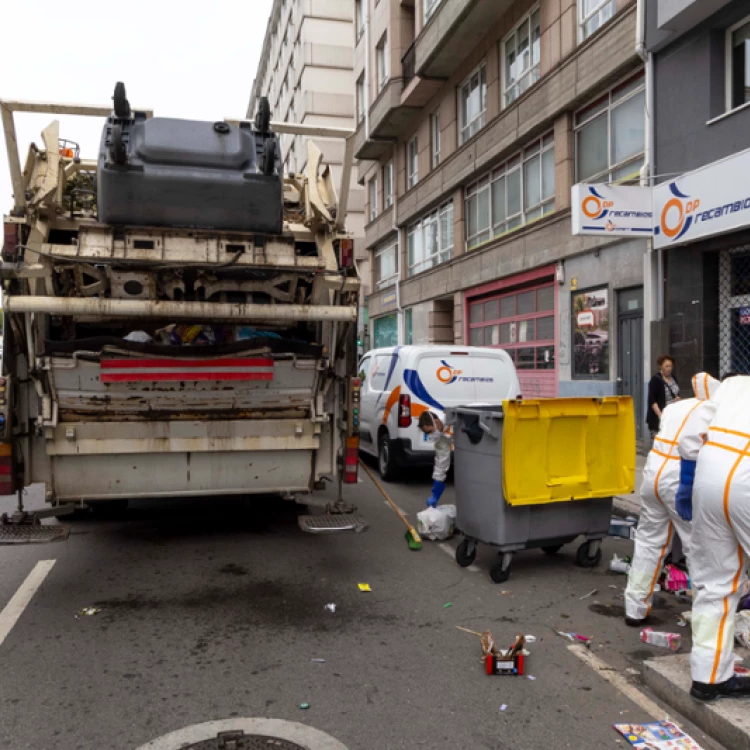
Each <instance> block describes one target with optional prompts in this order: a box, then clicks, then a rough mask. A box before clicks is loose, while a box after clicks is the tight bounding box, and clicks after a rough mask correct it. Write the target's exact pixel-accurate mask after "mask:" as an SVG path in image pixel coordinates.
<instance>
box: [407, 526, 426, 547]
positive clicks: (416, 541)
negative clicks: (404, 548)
mask: <svg viewBox="0 0 750 750" xmlns="http://www.w3.org/2000/svg"><path fill="white" fill-rule="evenodd" d="M404 536H405V537H406V541H407V543H408V545H409V549H411V550H415V551H419V550H421V549H422V541H421V540H420V539H419V537H417V538H416V539H415V538H414V536H415V535H413V534H412V531H411V529H407V530H406V534H404Z"/></svg>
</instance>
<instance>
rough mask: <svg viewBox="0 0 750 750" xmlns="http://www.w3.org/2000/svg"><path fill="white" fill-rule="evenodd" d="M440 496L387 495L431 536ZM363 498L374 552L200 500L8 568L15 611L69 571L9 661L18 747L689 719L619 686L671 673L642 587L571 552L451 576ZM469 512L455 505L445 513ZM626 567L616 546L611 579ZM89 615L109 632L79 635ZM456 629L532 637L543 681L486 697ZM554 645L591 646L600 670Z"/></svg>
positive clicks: (482, 562)
mask: <svg viewBox="0 0 750 750" xmlns="http://www.w3.org/2000/svg"><path fill="white" fill-rule="evenodd" d="M429 483H430V479H429V474H422V475H420V477H418V478H417V479H413V480H412V481H410V482H408V483H400V484H391V485H388V488H389V490H390V491H391V492H392V495H393V497H394V499H395V501H396V502H397V503H398V504H399V505H400V506H401V507H402V508H403V509H404V510H406V511H407V512H409V514H410V516H411V518H414V513H415V512H416V511H417V510H420V509H421V508H422V507H423V505H424V498H425V497H426V496H427V494H428V490H429ZM347 495H348V498H349V499H351V500H353V501H355V502H357V503H358V504H359V506H360V509H361V511H362V512H363V513H364V514H365V515H366V516H367V517H368V519H369V521H370V523H371V527H370V530H369V531H368V532H367V533H365V534H360V535H337V536H331V537H319V536H312V535H306V534H303V533H301V532H300V531H298V528H297V524H296V516H297V514H298V513H300V512H304V510H305V509H304V508H303V507H300V506H297V505H294V504H290V503H283V502H281V501H276V502H274V501H270V500H262V501H255V502H254V503H239V504H238V503H236V502H234V503H233V502H230V501H220V502H216V501H203V502H198V501H194V500H187V501H176V502H171V503H167V502H160V503H158V504H157V505H144V504H142V503H140V504H136V505H134V507H133V508H131V510H130V511H129V512H128V514H127V516H126V517H125V518H124V519H122V520H109V521H105V520H82V521H79V520H75V521H72V522H71V527H72V533H71V535H70V538H69V539H68V541H66V542H62V543H56V544H50V545H28V546H23V547H20V546H5V547H0V567H1V568H2V575H1V576H0V610H1V609H3V608H5V607H6V605H7V603H8V602H9V601H10V600H11V597H13V595H14V593H15V592H16V591H17V590H18V588H19V586H21V584H22V583H23V582H24V580H25V579H26V577H27V576H28V575H29V573H30V572H31V571H32V569H33V568H34V566H35V565H36V563H37V562H38V561H40V560H54V561H55V563H54V566H53V567H52V569H51V570H50V572H49V574H48V575H47V577H46V578H45V579H44V581H43V582H42V584H41V586H40V587H39V589H38V590H37V591H36V593H34V595H33V597H32V598H31V600H30V602H29V604H28V606H27V607H26V608H25V609H24V610H23V612H22V614H21V615H20V617H19V619H18V621H17V622H16V624H15V625H14V626H13V628H12V629H11V630H10V632H9V634H8V635H7V638H6V639H5V641H4V642H2V643H1V644H0V665H2V668H1V669H0V707H1V709H0V710H1V715H2V721H1V722H0V746H2V747H3V748H4V750H20V749H21V748H35V749H39V748H43V749H45V750H46V749H49V750H52V749H53V748H54V749H55V750H58V749H62V750H68V749H69V748H70V749H71V750H72V749H74V748H86V749H87V750H88V749H89V748H123V749H124V750H134V749H135V748H137V747H139V746H140V745H142V744H144V743H146V742H148V741H150V740H153V739H154V738H157V737H159V736H161V735H164V734H166V733H168V732H171V731H173V730H176V729H179V728H181V727H185V726H187V725H191V724H196V723H199V722H204V721H209V720H215V719H230V718H235V717H266V718H276V719H284V720H288V721H294V722H300V723H303V724H306V725H309V726H312V727H315V728H317V729H319V730H321V731H323V732H326V733H327V734H330V735H331V736H333V737H335V738H336V739H338V740H339V741H340V742H342V743H344V745H346V746H347V747H348V748H349V749H350V750H370V749H377V750H380V749H385V750H397V749H399V748H415V747H425V748H431V749H436V750H442V749H443V748H446V749H448V748H464V747H466V748H473V749H474V748H492V749H493V750H497V749H502V748H507V749H508V750H510V749H511V748H512V749H513V750H538V749H540V748H546V747H549V748H555V749H562V748H571V749H572V748H575V750H601V749H602V748H607V747H611V748H617V747H621V748H624V747H625V746H626V743H625V742H624V741H623V740H622V739H621V738H619V735H617V734H616V733H615V731H614V730H613V728H612V725H613V724H615V723H642V722H646V721H650V720H654V718H656V719H661V718H664V717H665V715H666V714H667V713H670V715H671V718H673V719H675V717H674V714H673V713H671V712H669V711H668V710H667V709H663V713H661V714H660V715H657V716H656V717H653V716H649V713H648V712H647V711H646V710H644V708H643V705H644V703H643V701H640V704H641V705H639V704H638V703H636V702H634V701H633V700H631V698H630V697H628V696H627V695H626V694H625V692H623V690H621V689H620V687H621V686H618V685H613V684H611V683H610V682H609V681H608V680H607V679H605V678H607V677H610V678H612V676H616V678H620V680H621V681H622V682H625V681H627V683H628V684H630V685H632V687H633V688H635V690H636V691H637V692H635V693H634V695H635V696H636V698H637V697H638V696H641V695H642V696H646V697H648V696H647V691H646V689H645V688H644V687H642V686H641V685H640V684H639V676H638V675H637V674H632V673H629V672H628V671H627V670H628V669H630V670H638V669H639V665H640V664H641V662H642V661H643V659H644V658H648V657H649V656H651V655H663V654H664V653H665V652H664V651H662V650H660V649H656V648H652V647H650V646H646V645H644V644H642V643H640V641H639V639H638V633H637V632H636V631H633V630H631V629H629V628H627V627H626V626H625V625H624V623H623V621H622V589H623V586H624V583H625V577H624V576H621V575H617V574H613V573H609V572H607V571H606V565H604V564H603V565H602V567H601V568H599V569H596V570H582V569H580V568H578V567H576V566H575V564H574V556H575V550H576V546H577V545H576V544H573V545H570V546H569V547H566V548H565V549H564V550H563V552H562V553H561V554H560V555H559V556H558V557H557V558H551V557H548V556H546V555H544V554H542V553H541V552H539V551H529V552H524V553H520V554H518V555H517V556H516V559H515V560H514V563H513V573H512V577H511V578H510V580H509V581H508V582H507V583H504V584H500V585H497V584H494V583H493V582H492V581H491V580H490V577H489V574H488V569H489V566H490V565H491V563H492V562H493V560H494V559H495V554H494V553H493V552H492V550H491V549H489V548H486V547H482V548H480V551H479V555H478V557H477V561H476V564H475V566H476V567H475V568H473V569H462V568H459V567H458V566H457V565H456V563H455V561H454V560H453V559H452V556H450V554H449V553H451V552H452V550H453V548H454V547H455V544H456V541H455V540H451V541H449V542H446V543H445V545H444V546H442V547H441V545H440V543H437V542H425V544H424V549H423V550H422V551H421V552H412V551H410V550H409V549H408V547H407V544H406V542H405V540H404V535H403V528H402V527H401V525H400V522H399V521H398V519H397V518H396V516H395V514H394V513H393V512H392V511H391V510H390V509H389V508H388V507H387V506H386V504H385V503H384V501H383V499H382V498H381V497H380V495H379V494H378V492H377V490H375V488H374V487H373V486H372V485H371V484H370V483H369V480H368V479H367V478H366V477H362V481H361V483H360V484H358V485H357V486H356V487H355V488H353V489H350V490H349V491H348V493H347ZM452 497H453V488H452V487H449V488H448V490H447V491H446V495H445V497H444V502H451V500H452ZM325 499H327V498H326V496H325V495H324V496H321V502H323V501H325ZM30 500H31V501H32V502H38V498H36V499H34V498H33V497H32V498H30ZM11 505H12V501H11V499H10V498H6V499H5V500H4V501H2V502H0V511H2V510H6V509H9V508H10V507H11ZM630 549H631V543H630V542H628V541H625V540H614V539H612V540H608V541H607V542H606V544H605V548H604V557H605V561H608V560H609V559H611V557H612V554H613V553H614V552H618V554H628V553H629V552H630ZM359 583H369V584H370V586H371V587H372V592H371V593H362V592H360V591H359V589H358V586H357V584H359ZM594 589H596V590H597V593H596V594H594V595H592V596H591V597H589V598H586V599H581V597H583V596H584V595H585V594H587V593H589V592H591V591H593V590H594ZM327 603H334V604H335V605H336V611H335V613H331V612H329V611H327V610H326V608H325V605H326V604H327ZM448 604H450V606H446V605H448ZM88 606H95V607H98V608H100V609H101V612H100V613H98V614H96V615H94V616H91V617H80V618H79V619H76V617H75V615H76V613H77V612H78V611H79V610H80V609H81V608H83V607H88ZM680 609H681V608H680V607H679V606H678V605H677V603H676V602H675V601H674V600H673V599H672V598H670V599H669V600H668V601H667V600H666V598H664V602H663V603H662V605H661V606H660V607H659V608H658V609H657V610H656V614H657V618H658V619H657V622H656V625H655V627H656V628H657V629H658V628H661V629H669V630H674V629H675V621H676V614H677V613H678V612H679V611H680ZM457 625H460V626H463V627H467V628H469V629H472V630H483V629H485V628H490V629H491V630H492V632H493V633H494V635H495V637H496V638H497V640H498V641H500V642H502V643H505V642H507V643H508V645H510V643H512V641H513V639H514V638H515V635H516V634H517V633H519V632H521V633H525V634H532V635H534V636H536V638H537V642H536V643H534V644H532V645H531V646H530V647H529V648H530V650H531V656H530V657H529V659H528V662H527V664H528V673H529V674H530V675H532V676H533V677H534V678H535V679H534V680H531V679H527V678H526V677H502V676H496V677H489V676H486V675H485V674H484V672H483V665H482V664H481V663H480V647H479V642H478V638H476V637H474V636H472V635H469V634H467V633H464V632H461V631H459V630H457V629H456V626H457ZM555 630H565V631H574V632H578V633H582V634H585V635H588V636H593V637H594V641H593V646H592V649H591V651H590V652H589V653H590V654H593V655H594V656H595V657H597V658H598V659H600V660H602V661H603V662H604V667H603V669H600V670H599V671H598V672H597V671H596V670H595V669H594V668H592V666H591V664H589V663H587V662H586V661H584V660H582V659H581V658H579V656H578V655H577V654H576V653H575V652H574V650H572V649H571V644H570V643H569V642H568V641H566V640H565V639H563V638H561V637H560V636H558V635H556V634H555V633H554V631H555ZM685 636H686V637H687V636H689V633H688V632H685ZM314 659H325V662H324V663H317V662H314V661H313V660H314ZM302 703H309V704H310V707H309V708H308V709H307V710H302V709H300V704H302ZM502 705H505V706H506V709H505V711H501V710H500V708H501V706H502ZM645 705H646V706H648V704H647V703H646V704H645ZM658 710H661V709H658ZM677 720H678V721H679V722H681V723H682V725H683V726H684V728H685V729H687V730H688V731H690V732H691V733H692V734H693V736H694V738H695V739H696V740H698V741H700V742H701V744H702V745H703V746H704V747H705V748H707V750H708V749H715V748H716V747H717V746H716V745H714V744H713V743H711V742H710V741H709V740H707V739H706V738H705V736H704V735H703V734H702V733H701V732H700V731H698V730H697V729H695V728H694V727H692V726H691V725H690V724H689V722H687V721H685V720H683V719H682V718H679V717H677Z"/></svg>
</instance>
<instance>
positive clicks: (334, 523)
mask: <svg viewBox="0 0 750 750" xmlns="http://www.w3.org/2000/svg"><path fill="white" fill-rule="evenodd" d="M297 523H298V525H299V527H300V529H302V531H306V532H307V533H308V534H335V533H336V532H342V531H353V532H355V533H360V532H362V531H366V530H367V528H368V523H367V521H366V520H365V519H364V518H363V517H362V516H360V515H359V514H358V513H325V514H322V515H319V516H299V517H298V518H297Z"/></svg>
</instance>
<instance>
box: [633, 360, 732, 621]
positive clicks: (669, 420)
mask: <svg viewBox="0 0 750 750" xmlns="http://www.w3.org/2000/svg"><path fill="white" fill-rule="evenodd" d="M692 385H693V393H694V394H695V398H690V399H683V400H681V401H674V402H672V403H671V404H669V406H667V407H666V408H665V409H664V411H663V412H662V417H661V422H660V425H659V433H658V434H657V436H656V437H655V438H654V445H653V448H652V449H651V451H650V452H649V454H648V457H647V459H646V466H645V467H644V469H643V483H642V484H641V517H640V520H639V522H638V533H637V535H636V538H635V551H634V553H633V562H632V564H631V566H630V573H629V574H628V585H627V588H626V589H625V622H626V623H627V624H628V625H631V626H632V627H641V626H642V625H645V624H646V621H647V620H648V616H649V614H650V613H651V606H652V602H653V597H654V589H655V587H656V582H657V581H658V579H659V574H660V573H661V570H662V567H663V565H664V558H665V557H666V556H667V554H668V553H669V550H670V548H671V546H672V542H673V540H674V532H675V528H676V530H677V532H678V533H679V535H680V540H681V541H682V548H683V551H684V553H685V556H686V557H687V559H688V565H690V551H691V545H690V536H691V528H690V522H689V521H685V520H683V519H682V518H680V516H679V515H678V514H677V510H676V508H675V495H676V494H677V488H678V487H679V484H680V455H679V453H678V452H677V441H678V440H679V439H680V438H681V437H683V436H684V435H686V434H688V433H690V434H692V433H693V432H695V431H696V430H699V429H700V428H701V425H702V424H703V423H702V421H701V420H700V419H698V418H697V417H698V416H699V415H700V412H701V411H702V410H703V409H705V408H706V404H707V403H708V402H707V399H709V398H710V396H712V395H713V394H715V393H716V391H717V390H718V388H719V385H720V383H719V381H718V380H716V379H715V378H712V377H711V376H710V375H709V374H708V373H705V372H700V373H698V374H697V375H694V376H693V379H692Z"/></svg>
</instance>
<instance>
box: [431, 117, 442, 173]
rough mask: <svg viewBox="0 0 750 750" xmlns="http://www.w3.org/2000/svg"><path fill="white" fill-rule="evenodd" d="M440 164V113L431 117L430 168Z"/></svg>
mask: <svg viewBox="0 0 750 750" xmlns="http://www.w3.org/2000/svg"><path fill="white" fill-rule="evenodd" d="M439 164H440V112H435V113H433V114H431V115H430V167H431V168H432V169H435V167H437V166H438V165H439Z"/></svg>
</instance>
